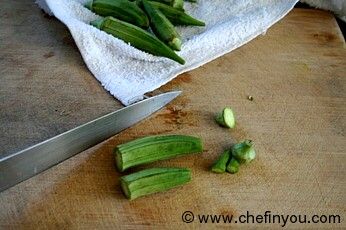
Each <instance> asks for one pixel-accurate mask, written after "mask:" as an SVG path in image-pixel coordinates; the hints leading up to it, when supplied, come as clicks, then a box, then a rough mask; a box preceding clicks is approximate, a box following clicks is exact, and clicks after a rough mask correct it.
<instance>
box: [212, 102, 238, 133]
mask: <svg viewBox="0 0 346 230" xmlns="http://www.w3.org/2000/svg"><path fill="white" fill-rule="evenodd" d="M215 121H216V122H217V123H218V124H219V125H221V126H223V127H227V128H234V127H235V117H234V113H233V111H232V109H231V108H229V107H225V108H224V109H223V110H222V111H221V112H220V113H218V114H217V115H216V117H215Z"/></svg>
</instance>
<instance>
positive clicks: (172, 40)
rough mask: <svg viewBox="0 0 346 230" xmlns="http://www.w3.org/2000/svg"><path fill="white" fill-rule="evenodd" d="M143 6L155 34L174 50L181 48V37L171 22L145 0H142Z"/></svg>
mask: <svg viewBox="0 0 346 230" xmlns="http://www.w3.org/2000/svg"><path fill="white" fill-rule="evenodd" d="M142 3H143V8H144V10H145V12H146V13H147V14H148V16H149V21H150V27H151V29H152V30H153V32H154V33H155V35H156V36H157V37H158V38H160V39H161V40H162V41H164V42H165V43H166V44H167V45H168V46H169V47H171V48H172V49H174V50H180V49H181V39H180V35H179V34H178V32H177V31H176V30H175V28H174V26H173V24H172V23H171V22H170V21H169V20H168V19H167V18H166V16H165V15H164V14H163V13H162V12H161V11H160V10H159V9H157V8H155V7H153V6H152V5H151V4H149V2H148V1H147V0H142Z"/></svg>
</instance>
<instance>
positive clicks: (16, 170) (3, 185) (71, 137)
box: [0, 91, 181, 192]
mask: <svg viewBox="0 0 346 230" xmlns="http://www.w3.org/2000/svg"><path fill="white" fill-rule="evenodd" d="M180 93H181V91H172V92H167V93H162V94H160V95H157V96H153V97H150V98H148V99H144V100H142V101H140V102H137V103H135V104H132V105H130V106H127V107H124V108H122V109H119V110H117V111H115V112H112V113H109V114H107V115H104V116H102V117H100V118H97V119H95V120H92V121H90V122H88V123H85V124H83V125H81V126H78V127H76V128H74V129H71V130H69V131H67V132H64V133H62V134H59V135H57V136H55V137H52V138H50V139H48V140H45V141H43V142H41V143H38V144H35V145H33V146H31V147H29V148H26V149H24V150H21V151H19V152H16V153H13V154H10V155H8V156H5V157H2V158H0V192H1V191H3V190H5V189H7V188H9V187H12V186H14V185H16V184H17V183H19V182H21V181H24V180H26V179H28V178H30V177H32V176H34V175H36V174H38V173H40V172H42V171H44V170H46V169H48V168H50V167H52V166H54V165H56V164H58V163H59V162H62V161H64V160H66V159H68V158H70V157H72V156H73V155H75V154H77V153H79V152H82V151H83V150H86V149H88V148H89V147H91V146H94V145H96V144H97V143H99V142H101V141H103V140H105V139H107V138H109V137H111V136H113V135H115V134H116V133H118V132H120V131H122V130H124V129H126V128H128V127H130V126H132V125H134V124H135V123H137V122H139V121H141V120H142V119H144V118H146V117H148V116H149V115H151V114H152V113H154V112H155V111H157V110H159V109H160V108H162V107H164V106H165V105H166V104H168V103H169V102H170V101H172V100H173V99H174V98H176V97H177V96H178V95H179V94H180Z"/></svg>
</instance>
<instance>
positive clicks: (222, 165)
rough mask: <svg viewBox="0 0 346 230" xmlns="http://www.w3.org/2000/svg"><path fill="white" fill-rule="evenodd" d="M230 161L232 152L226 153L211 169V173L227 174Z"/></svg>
mask: <svg viewBox="0 0 346 230" xmlns="http://www.w3.org/2000/svg"><path fill="white" fill-rule="evenodd" d="M229 159H230V150H226V151H224V152H223V153H222V154H221V155H220V157H219V158H218V159H217V161H216V162H215V163H214V165H213V166H212V167H211V171H212V172H215V173H224V172H226V167H227V163H228V161H229Z"/></svg>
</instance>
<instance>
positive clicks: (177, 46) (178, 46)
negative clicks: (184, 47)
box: [169, 38, 181, 51]
mask: <svg viewBox="0 0 346 230" xmlns="http://www.w3.org/2000/svg"><path fill="white" fill-rule="evenodd" d="M169 45H170V46H171V47H172V48H173V49H174V50H177V51H180V50H181V40H180V39H179V38H174V39H173V40H172V41H171V42H170V43H169Z"/></svg>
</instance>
